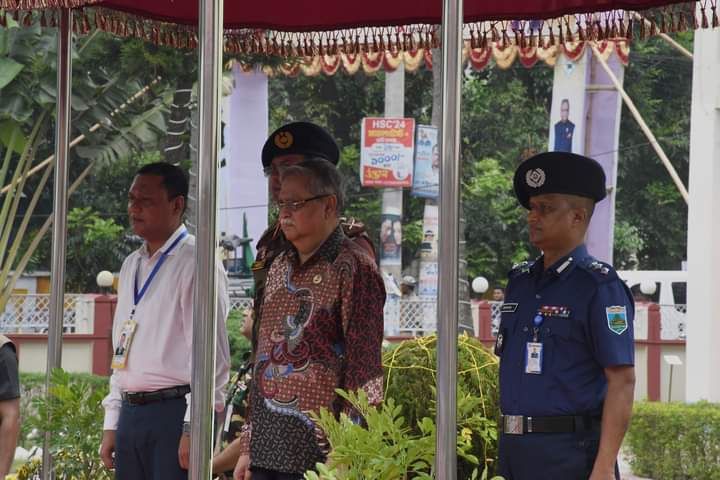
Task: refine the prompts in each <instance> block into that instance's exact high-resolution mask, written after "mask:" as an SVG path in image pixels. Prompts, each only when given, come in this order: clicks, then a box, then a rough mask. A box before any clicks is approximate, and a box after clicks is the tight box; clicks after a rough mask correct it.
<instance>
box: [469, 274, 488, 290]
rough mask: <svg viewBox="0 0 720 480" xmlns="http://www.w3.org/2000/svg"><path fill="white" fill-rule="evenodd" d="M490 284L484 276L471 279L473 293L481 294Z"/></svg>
mask: <svg viewBox="0 0 720 480" xmlns="http://www.w3.org/2000/svg"><path fill="white" fill-rule="evenodd" d="M489 287H490V284H489V283H488V281H487V278H485V277H475V279H474V280H473V281H472V289H473V292H475V293H480V294H483V293H485V292H487V291H488V288H489Z"/></svg>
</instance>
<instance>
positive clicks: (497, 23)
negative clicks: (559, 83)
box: [0, 0, 719, 57]
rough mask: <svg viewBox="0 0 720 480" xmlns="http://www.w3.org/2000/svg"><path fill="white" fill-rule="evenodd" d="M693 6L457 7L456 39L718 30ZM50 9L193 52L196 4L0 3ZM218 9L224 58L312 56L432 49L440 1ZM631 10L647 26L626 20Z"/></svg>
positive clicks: (557, 40)
mask: <svg viewBox="0 0 720 480" xmlns="http://www.w3.org/2000/svg"><path fill="white" fill-rule="evenodd" d="M697 1H698V3H699V5H700V6H701V9H700V14H699V15H696V12H695V8H696V3H695V2H690V3H687V2H678V1H677V0H466V1H465V8H464V12H465V15H464V19H465V25H466V30H465V35H466V38H467V39H468V41H469V42H470V47H472V48H487V47H488V46H489V45H490V44H491V43H492V44H495V45H500V46H501V47H503V48H504V47H506V46H508V45H511V44H513V45H516V46H517V47H520V48H533V47H536V46H541V47H546V46H548V45H550V46H552V45H557V44H568V43H569V44H571V45H572V44H574V42H576V41H583V40H615V39H622V38H627V39H631V38H632V37H633V36H640V37H641V38H642V37H645V36H647V35H648V34H650V35H652V34H655V33H665V32H675V31H682V30H687V29H693V28H698V27H708V26H710V25H712V26H713V27H716V26H718V23H719V22H718V17H717V12H716V2H717V0H697ZM58 7H65V8H76V9H79V10H81V11H80V14H78V15H76V16H75V20H74V21H75V25H74V29H75V30H76V31H79V32H85V31H88V30H90V29H92V28H93V27H96V28H99V29H101V30H105V31H108V32H111V33H113V34H116V35H121V36H136V37H139V38H142V39H144V40H147V41H151V42H154V43H156V44H160V45H171V46H175V47H180V48H183V47H191V48H192V47H195V46H196V45H197V38H196V35H195V30H196V28H197V24H198V0H192V1H191V0H0V8H3V9H9V10H30V9H51V8H58ZM87 7H90V8H87ZM224 8H225V10H224V25H225V29H226V43H225V48H226V50H227V51H229V52H231V53H243V54H261V55H264V56H269V55H270V56H271V55H278V56H282V57H313V56H317V55H326V54H337V53H346V54H350V55H355V54H357V53H367V52H379V51H390V52H397V51H410V52H417V51H418V50H420V49H428V48H434V47H437V46H439V38H438V35H437V30H438V25H439V24H440V23H441V8H442V2H441V0H432V1H428V0H420V1H418V0H395V1H387V0H362V1H358V0H355V1H352V0H351V1H342V0H341V1H338V0H305V1H302V0H265V1H263V0H251V1H238V0H228V1H226V2H225V7H224ZM638 11H641V12H644V14H645V15H646V17H647V18H648V20H649V23H646V22H645V21H637V19H636V18H634V17H633V16H632V15H629V14H628V12H638ZM589 13H592V14H593V15H586V14H589ZM50 15H51V14H50ZM31 21H32V19H31V18H29V16H26V17H25V22H26V23H28V22H31Z"/></svg>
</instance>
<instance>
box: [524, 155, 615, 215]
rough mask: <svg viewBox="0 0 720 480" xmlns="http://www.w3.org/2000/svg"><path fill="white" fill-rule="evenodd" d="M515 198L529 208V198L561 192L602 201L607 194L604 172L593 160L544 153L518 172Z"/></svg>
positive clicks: (583, 157)
mask: <svg viewBox="0 0 720 480" xmlns="http://www.w3.org/2000/svg"><path fill="white" fill-rule="evenodd" d="M513 186H514V188H515V195H516V196H517V198H518V200H519V201H520V204H521V205H522V206H523V207H525V208H527V209H530V197H534V196H536V195H543V194H546V193H561V194H565V195H577V196H579V197H585V198H590V199H592V200H594V201H595V203H597V202H599V201H600V200H602V199H603V198H605V195H606V193H607V191H606V188H605V172H604V171H603V168H602V166H601V165H600V164H599V163H598V162H597V161H595V160H593V159H592V158H588V157H585V156H582V155H577V154H575V153H567V152H544V153H540V154H538V155H535V156H533V157H530V158H528V159H527V160H525V161H524V162H523V163H521V164H520V166H519V167H518V168H517V170H516V171H515V178H514V179H513Z"/></svg>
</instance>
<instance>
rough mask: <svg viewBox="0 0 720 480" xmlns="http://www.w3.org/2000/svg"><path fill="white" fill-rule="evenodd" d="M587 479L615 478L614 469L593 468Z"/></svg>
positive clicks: (602, 479)
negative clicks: (608, 470) (603, 470)
mask: <svg viewBox="0 0 720 480" xmlns="http://www.w3.org/2000/svg"><path fill="white" fill-rule="evenodd" d="M589 480H615V470H614V469H613V470H612V471H610V472H598V471H597V470H593V472H592V475H590V478H589Z"/></svg>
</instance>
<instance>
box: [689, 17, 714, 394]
mask: <svg viewBox="0 0 720 480" xmlns="http://www.w3.org/2000/svg"><path fill="white" fill-rule="evenodd" d="M694 57H695V62H694V65H693V90H692V114H691V119H690V120H691V123H690V181H689V190H690V204H689V215H688V256H687V258H688V295H687V299H688V300H687V301H688V312H687V315H688V326H687V348H686V352H687V353H686V361H687V365H686V372H687V373H686V375H687V382H686V398H687V400H688V401H690V402H693V401H697V400H701V399H705V400H709V401H711V402H718V401H720V376H718V365H720V348H718V344H719V343H720V322H719V321H718V299H719V298H720V82H718V78H720V30H718V29H713V30H710V29H706V30H697V31H696V32H695V51H694Z"/></svg>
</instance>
